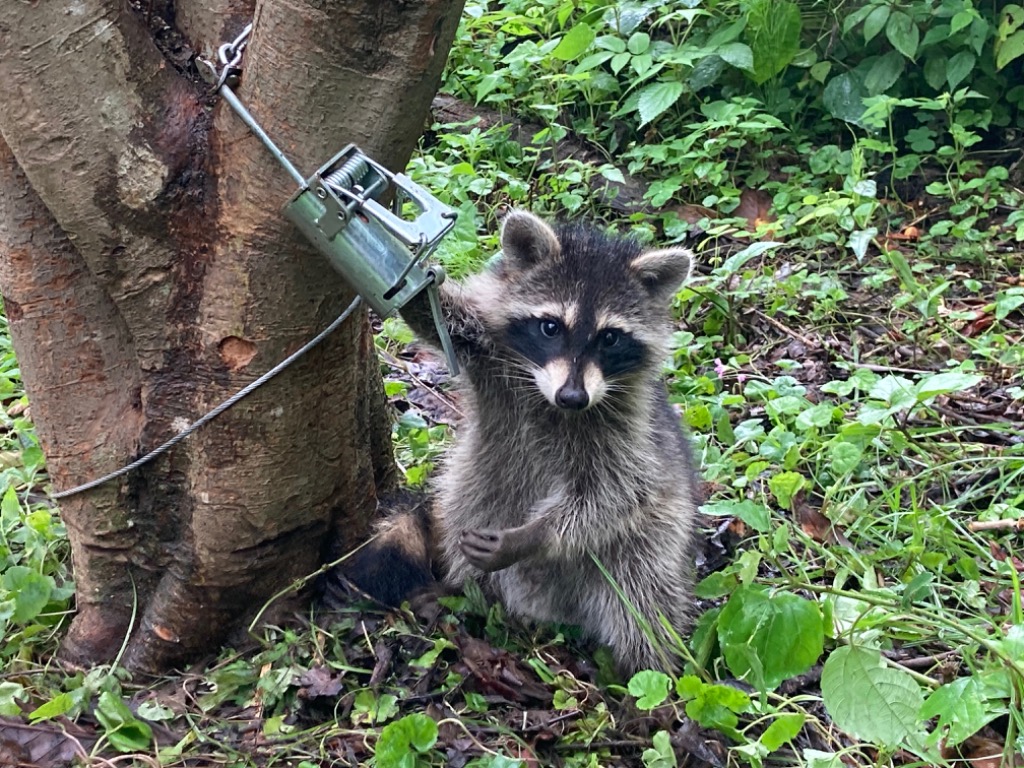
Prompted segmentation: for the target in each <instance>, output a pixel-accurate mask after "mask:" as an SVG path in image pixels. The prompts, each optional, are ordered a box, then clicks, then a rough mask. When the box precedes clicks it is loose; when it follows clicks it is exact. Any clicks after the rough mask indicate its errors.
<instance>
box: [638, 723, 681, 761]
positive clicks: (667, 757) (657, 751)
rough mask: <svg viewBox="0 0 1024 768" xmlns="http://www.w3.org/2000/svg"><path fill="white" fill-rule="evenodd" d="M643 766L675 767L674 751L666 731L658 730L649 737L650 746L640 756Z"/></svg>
mask: <svg viewBox="0 0 1024 768" xmlns="http://www.w3.org/2000/svg"><path fill="white" fill-rule="evenodd" d="M640 759H641V760H642V761H643V764H644V768H676V766H677V765H679V763H678V762H676V753H675V750H673V749H672V740H671V739H670V738H669V734H668V731H658V732H657V733H656V734H654V738H653V739H651V746H650V747H649V748H647V749H645V750H644V752H643V754H642V755H641V756H640Z"/></svg>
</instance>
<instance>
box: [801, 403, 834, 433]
mask: <svg viewBox="0 0 1024 768" xmlns="http://www.w3.org/2000/svg"><path fill="white" fill-rule="evenodd" d="M834 412H835V406H834V405H832V403H819V404H818V405H815V406H812V407H811V408H807V409H806V410H803V411H801V412H800V415H799V416H797V417H796V428H797V429H799V430H800V431H801V432H806V431H807V430H809V429H812V428H813V427H817V428H819V429H821V428H822V427H827V426H828V425H829V424H831V423H832V417H833V414H834Z"/></svg>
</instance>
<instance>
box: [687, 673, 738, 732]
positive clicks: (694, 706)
mask: <svg viewBox="0 0 1024 768" xmlns="http://www.w3.org/2000/svg"><path fill="white" fill-rule="evenodd" d="M676 693H678V694H679V697H680V698H681V699H683V700H684V701H685V702H686V714H687V716H688V717H690V718H691V719H693V720H696V721H697V722H698V723H699V724H700V725H702V726H704V727H705V728H717V729H719V730H724V731H726V732H728V731H731V730H732V729H734V728H735V727H736V725H737V724H738V723H739V718H738V717H737V715H739V714H743V713H744V712H747V711H749V710H750V697H749V696H748V695H747V694H746V693H744V692H743V691H741V690H739V689H738V688H733V687H732V686H729V685H718V684H713V683H705V682H704V681H702V680H701V679H700V678H699V677H697V676H696V675H686V676H684V677H681V678H679V681H678V682H677V683H676Z"/></svg>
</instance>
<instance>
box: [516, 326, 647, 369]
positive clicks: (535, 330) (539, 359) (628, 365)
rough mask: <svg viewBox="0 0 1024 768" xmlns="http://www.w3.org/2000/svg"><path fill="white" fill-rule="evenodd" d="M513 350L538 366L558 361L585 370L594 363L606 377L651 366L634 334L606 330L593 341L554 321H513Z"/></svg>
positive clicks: (617, 329)
mask: <svg viewBox="0 0 1024 768" xmlns="http://www.w3.org/2000/svg"><path fill="white" fill-rule="evenodd" d="M505 341H506V343H507V344H508V346H509V347H511V348H512V349H513V350H515V351H516V352H518V353H519V354H520V355H522V356H523V357H525V358H526V359H527V360H529V361H530V362H532V363H534V364H535V365H537V366H540V367H544V366H545V365H547V364H548V363H549V362H551V361H552V360H554V359H556V358H563V359H566V360H574V361H575V362H576V365H577V366H583V365H585V364H586V363H587V361H590V360H593V361H594V362H596V363H597V366H598V368H600V369H601V373H602V374H603V375H604V376H605V377H612V376H618V375H622V374H625V373H630V372H632V371H635V370H637V369H639V368H642V367H643V366H644V365H646V364H647V362H648V359H647V348H646V347H645V345H644V344H642V343H641V342H640V341H638V340H637V339H636V338H635V337H634V336H633V335H632V334H631V333H629V332H627V331H623V330H622V329H620V328H604V329H602V330H601V331H599V332H598V333H597V334H596V335H594V336H593V337H590V336H589V334H586V333H585V332H583V331H582V330H581V329H577V330H575V331H573V332H571V333H570V332H569V331H568V330H567V329H566V328H565V326H564V325H562V323H561V321H559V320H557V319H555V318H551V317H528V318H522V319H518V320H513V321H512V323H511V324H510V325H509V326H508V328H507V329H506V331H505Z"/></svg>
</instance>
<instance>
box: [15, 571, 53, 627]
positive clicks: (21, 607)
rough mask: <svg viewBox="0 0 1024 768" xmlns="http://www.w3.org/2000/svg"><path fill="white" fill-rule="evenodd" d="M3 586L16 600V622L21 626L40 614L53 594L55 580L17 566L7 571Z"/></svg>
mask: <svg viewBox="0 0 1024 768" xmlns="http://www.w3.org/2000/svg"><path fill="white" fill-rule="evenodd" d="M3 586H4V589H6V590H7V591H8V592H10V593H11V595H12V596H13V598H14V620H15V621H16V622H18V623H19V624H24V623H25V622H27V621H31V620H32V619H34V618H35V617H36V616H38V615H39V614H40V612H41V611H42V610H43V608H45V607H46V604H47V603H48V602H49V601H50V595H51V594H52V593H53V587H54V583H53V578H52V577H51V576H44V575H43V574H41V573H39V572H37V571H34V570H32V569H31V568H27V567H25V566H24V565H15V566H12V567H11V568H8V569H7V572H6V573H5V574H4V577H3Z"/></svg>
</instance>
